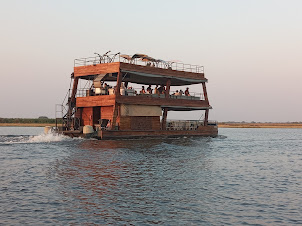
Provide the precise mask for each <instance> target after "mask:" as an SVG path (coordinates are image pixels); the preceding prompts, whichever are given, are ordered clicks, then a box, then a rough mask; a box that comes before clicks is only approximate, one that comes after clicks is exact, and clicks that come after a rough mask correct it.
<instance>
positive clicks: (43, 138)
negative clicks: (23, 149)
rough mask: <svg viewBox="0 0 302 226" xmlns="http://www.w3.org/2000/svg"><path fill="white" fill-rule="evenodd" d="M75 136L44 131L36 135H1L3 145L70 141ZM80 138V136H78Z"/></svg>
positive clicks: (0, 141) (0, 139)
mask: <svg viewBox="0 0 302 226" xmlns="http://www.w3.org/2000/svg"><path fill="white" fill-rule="evenodd" d="M72 139H73V138H71V137H68V136H64V135H62V134H58V133H52V132H49V133H47V134H45V133H42V134H40V135H36V136H30V135H6V136H5V135H4V136H3V135H1V136H0V146H1V145H11V144H26V143H52V142H61V141H70V140H72ZM78 139H79V138H78Z"/></svg>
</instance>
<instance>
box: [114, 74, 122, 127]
mask: <svg viewBox="0 0 302 226" xmlns="http://www.w3.org/2000/svg"><path fill="white" fill-rule="evenodd" d="M122 76H123V75H122V72H121V70H119V72H118V74H117V80H116V87H115V96H116V97H119V96H120V95H121V91H120V89H121V84H122ZM117 115H118V104H117V103H116V100H115V103H114V106H113V116H112V122H111V130H114V129H115V125H116V118H117Z"/></svg>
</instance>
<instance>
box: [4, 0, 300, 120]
mask: <svg viewBox="0 0 302 226" xmlns="http://www.w3.org/2000/svg"><path fill="white" fill-rule="evenodd" d="M301 11H302V1H300V0H284V1H281V0H207V1H205V0H198V1H191V0H186V1H176V0H166V1H160V0H153V1H143V0H136V1H134V0H133V1H131V0H129V1H125V0H124V1H122V0H121V1H100V0H98V1H97V0H96V1H92V0H91V1H88V0H87V1H74V0H73V1H71V0H70V1H67V0H65V1H61V0H60V1H55V0H51V1H50V0H49V1H40V0H36V1H30V0H26V1H25V0H19V1H15V0H6V1H5V0H0V28H1V36H0V40H1V45H0V68H1V71H0V76H1V82H0V104H1V107H0V117H27V118H30V117H39V116H42V115H45V116H48V117H51V118H54V115H55V114H54V111H55V104H56V103H61V102H62V100H63V98H64V96H65V94H66V92H67V90H68V88H69V82H70V74H71V73H72V72H73V60H74V59H75V58H81V57H89V56H93V53H94V52H98V53H105V52H106V51H107V50H111V51H112V52H113V53H115V52H122V53H128V54H134V53H144V54H148V55H150V56H152V57H154V58H159V59H164V60H180V61H183V62H184V63H190V64H198V65H203V66H204V67H205V76H206V77H207V78H208V80H209V83H207V88H208V95H209V99H210V104H211V105H212V107H213V110H211V111H210V119H212V120H218V121H262V122H265V121H272V122H275V121H282V122H287V121H302V101H301V99H302V89H301V86H302V63H301V60H302V13H301ZM197 88H198V87H197ZM197 88H195V87H194V89H197ZM200 90H201V86H200ZM192 91H195V90H192ZM172 115H173V114H172ZM191 115H192V114H191ZM193 115H194V116H196V117H197V119H198V118H199V116H198V115H200V113H198V114H197V113H193ZM173 116H174V117H176V118H183V119H186V113H182V114H180V113H178V114H174V115H173Z"/></svg>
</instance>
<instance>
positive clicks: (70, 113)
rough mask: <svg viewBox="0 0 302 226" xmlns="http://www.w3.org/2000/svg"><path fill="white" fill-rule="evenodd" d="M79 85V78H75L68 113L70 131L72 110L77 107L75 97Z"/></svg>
mask: <svg viewBox="0 0 302 226" xmlns="http://www.w3.org/2000/svg"><path fill="white" fill-rule="evenodd" d="M78 83H79V77H75V78H74V80H73V86H72V92H71V96H70V99H69V101H68V112H67V127H68V129H69V128H70V126H71V124H70V123H71V116H72V110H73V108H74V107H75V104H76V103H75V100H76V99H75V96H76V93H77V88H78Z"/></svg>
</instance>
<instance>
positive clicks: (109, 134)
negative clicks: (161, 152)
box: [63, 125, 218, 140]
mask: <svg viewBox="0 0 302 226" xmlns="http://www.w3.org/2000/svg"><path fill="white" fill-rule="evenodd" d="M63 133H64V135H67V136H70V137H84V138H91V137H93V138H97V139H101V140H113V139H140V138H146V137H150V138H157V137H158V138H165V137H169V138H173V137H184V136H188V137H191V136H194V137H198V136H200V137H216V136H217V135H218V127H217V126H216V125H215V126H203V127H202V128H198V129H197V130H99V131H97V132H95V133H93V134H90V135H88V134H83V133H79V132H78V131H66V132H63Z"/></svg>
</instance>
